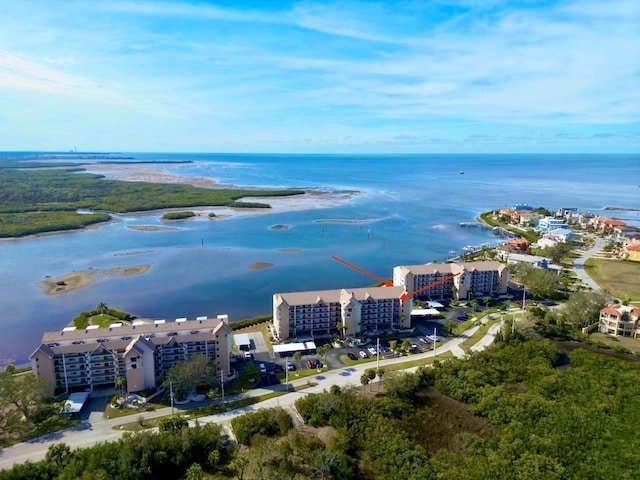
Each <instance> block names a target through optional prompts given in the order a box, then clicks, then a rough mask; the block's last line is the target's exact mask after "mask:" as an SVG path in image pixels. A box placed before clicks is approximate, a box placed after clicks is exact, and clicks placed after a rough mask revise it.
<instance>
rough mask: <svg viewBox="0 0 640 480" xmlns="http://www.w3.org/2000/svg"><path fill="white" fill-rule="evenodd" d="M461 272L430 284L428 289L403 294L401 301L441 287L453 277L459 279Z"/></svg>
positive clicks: (423, 288)
mask: <svg viewBox="0 0 640 480" xmlns="http://www.w3.org/2000/svg"><path fill="white" fill-rule="evenodd" d="M460 273H461V272H458V273H454V274H453V275H449V276H448V277H444V278H442V279H440V280H438V281H437V282H433V283H430V284H429V285H427V286H426V287H422V288H420V289H418V290H414V291H413V292H409V293H403V294H402V295H400V300H403V301H404V300H406V299H407V298H409V297H413V296H414V295H417V294H418V293H422V292H424V291H425V290H429V289H430V288H433V287H435V286H437V285H440V284H441V283H444V282H447V281H449V280H451V279H452V278H453V277H457V276H458V275H460Z"/></svg>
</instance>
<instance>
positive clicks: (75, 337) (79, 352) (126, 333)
mask: <svg viewBox="0 0 640 480" xmlns="http://www.w3.org/2000/svg"><path fill="white" fill-rule="evenodd" d="M231 337H232V330H231V327H230V326H229V320H228V317H227V316H226V315H219V316H218V317H217V318H211V319H209V318H207V317H198V318H196V319H195V320H187V319H186V318H179V319H176V320H175V322H173V321H172V322H167V321H165V320H156V321H154V322H144V321H142V320H136V321H134V322H133V323H132V324H131V325H126V326H125V325H123V324H120V323H115V324H113V325H111V326H110V327H109V328H108V329H106V328H97V326H95V327H94V326H89V327H87V328H86V329H76V328H75V327H67V328H64V329H63V330H62V331H60V332H47V333H45V334H44V335H43V336H42V342H41V344H40V346H39V347H38V348H37V349H36V350H35V351H34V352H33V353H32V354H31V357H30V358H31V364H32V367H33V371H34V372H35V373H36V375H37V376H38V377H39V378H42V379H44V380H45V381H47V383H48V384H49V385H50V389H51V393H52V394H53V393H60V392H70V391H79V390H90V391H93V390H95V389H100V388H113V387H115V385H116V378H118V377H120V378H124V379H125V380H126V385H127V390H128V392H138V391H141V390H145V389H148V388H154V387H156V386H158V385H159V384H160V383H161V382H162V380H163V378H164V376H165V375H166V373H167V371H168V370H169V369H170V368H171V367H172V366H173V365H174V364H176V363H178V362H184V361H186V360H188V359H189V358H191V357H193V356H195V355H205V356H206V357H208V358H210V359H212V360H215V362H216V363H217V367H218V371H222V372H224V373H225V374H226V375H228V374H229V372H230V363H229V354H230V352H231Z"/></svg>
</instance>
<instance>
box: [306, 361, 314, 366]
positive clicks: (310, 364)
mask: <svg viewBox="0 0 640 480" xmlns="http://www.w3.org/2000/svg"><path fill="white" fill-rule="evenodd" d="M313 366H314V365H313V362H312V361H311V359H309V360H307V368H313Z"/></svg>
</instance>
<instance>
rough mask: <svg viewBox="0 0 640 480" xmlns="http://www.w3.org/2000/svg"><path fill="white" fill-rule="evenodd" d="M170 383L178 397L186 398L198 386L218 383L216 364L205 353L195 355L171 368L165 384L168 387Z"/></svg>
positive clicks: (209, 385)
mask: <svg viewBox="0 0 640 480" xmlns="http://www.w3.org/2000/svg"><path fill="white" fill-rule="evenodd" d="M170 383H172V384H173V387H172V388H173V391H174V393H175V395H176V397H177V398H186V397H187V396H188V395H189V394H190V393H193V392H194V391H195V390H196V388H197V387H211V386H212V385H214V384H217V383H218V374H217V371H216V367H215V364H214V363H213V362H212V361H211V360H210V359H209V358H207V357H205V356H204V355H194V356H193V357H191V358H190V359H189V360H187V361H186V362H179V363H176V364H175V365H173V367H171V368H170V369H169V371H168V372H167V376H166V377H165V380H164V383H163V385H164V386H165V388H168V387H169V384H170Z"/></svg>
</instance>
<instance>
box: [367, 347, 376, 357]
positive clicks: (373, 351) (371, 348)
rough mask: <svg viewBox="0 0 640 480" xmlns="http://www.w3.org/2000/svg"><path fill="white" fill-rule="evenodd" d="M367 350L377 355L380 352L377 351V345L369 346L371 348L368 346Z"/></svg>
mask: <svg viewBox="0 0 640 480" xmlns="http://www.w3.org/2000/svg"><path fill="white" fill-rule="evenodd" d="M367 350H369V353H370V354H371V355H377V354H378V352H377V351H376V347H369V348H367Z"/></svg>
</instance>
